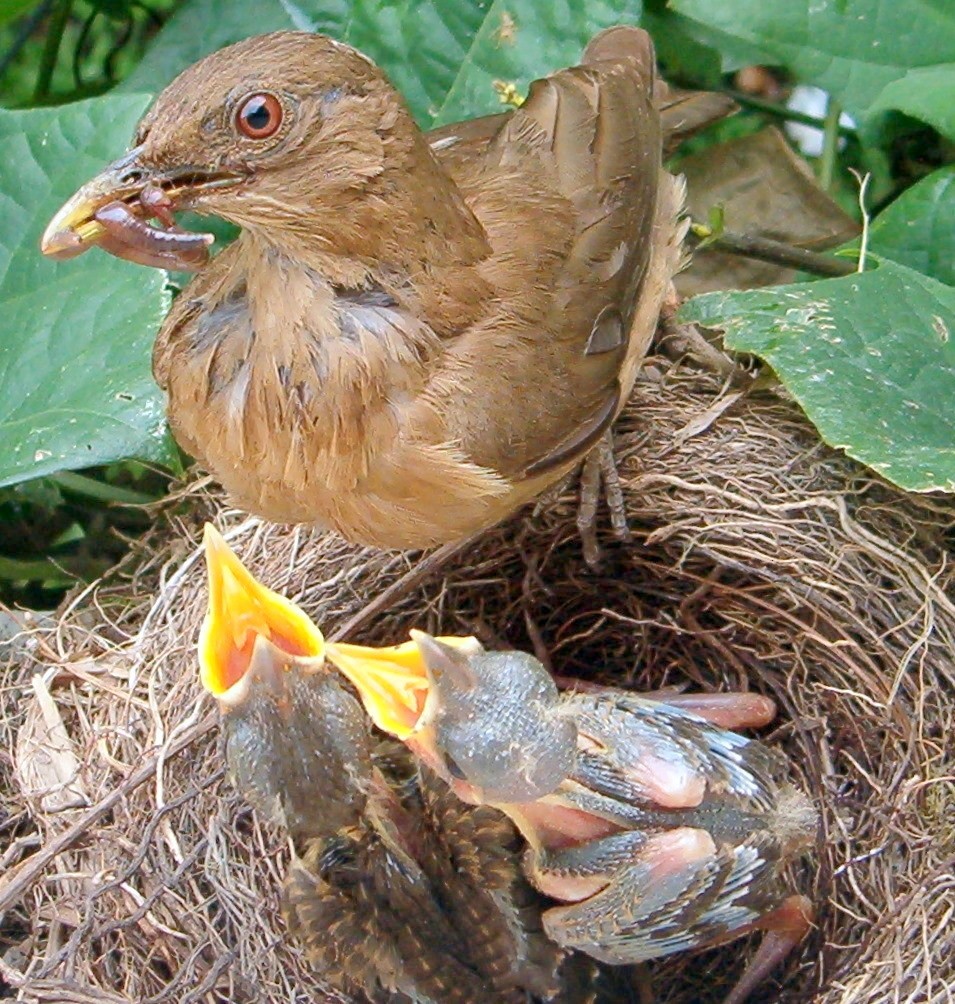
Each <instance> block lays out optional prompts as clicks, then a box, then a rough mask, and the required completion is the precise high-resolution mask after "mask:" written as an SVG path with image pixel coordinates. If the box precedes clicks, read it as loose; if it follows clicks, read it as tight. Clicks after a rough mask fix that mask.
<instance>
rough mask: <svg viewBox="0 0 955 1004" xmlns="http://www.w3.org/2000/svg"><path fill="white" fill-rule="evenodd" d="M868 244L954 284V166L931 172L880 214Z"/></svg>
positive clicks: (889, 256) (934, 276)
mask: <svg viewBox="0 0 955 1004" xmlns="http://www.w3.org/2000/svg"><path fill="white" fill-rule="evenodd" d="M869 247H870V248H871V249H872V250H873V251H875V252H876V253H877V254H879V255H881V256H882V257H884V258H891V259H892V260H893V261H896V262H898V263H899V264H900V265H908V266H909V268H914V269H915V270H916V271H917V272H922V273H923V274H925V275H930V276H932V277H933V278H935V279H939V280H940V281H941V282H944V283H947V284H948V285H949V286H955V166H953V167H943V168H942V169H941V170H939V171H935V172H934V173H933V174H930V175H929V176H928V177H927V178H924V179H923V180H922V181H920V182H919V183H918V184H917V185H913V186H912V187H911V188H909V189H907V190H906V191H905V192H903V193H902V194H901V195H900V196H899V197H898V198H897V199H896V200H895V202H893V203H892V205H890V206H889V207H888V209H886V210H885V211H884V212H882V213H880V214H879V215H878V216H877V217H876V219H875V220H874V221H873V223H872V228H871V230H870V233H869Z"/></svg>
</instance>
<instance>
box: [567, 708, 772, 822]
mask: <svg viewBox="0 0 955 1004" xmlns="http://www.w3.org/2000/svg"><path fill="white" fill-rule="evenodd" d="M562 709H563V711H564V713H565V714H569V715H570V716H571V717H572V718H573V720H574V722H575V723H576V724H577V727H578V732H579V734H580V735H581V736H582V737H583V739H582V743H583V745H582V748H581V752H580V756H579V762H578V774H577V775H576V776H575V778H574V780H575V781H577V782H578V783H580V784H581V785H583V786H584V787H585V788H587V789H589V790H592V791H594V792H597V793H599V794H601V795H604V796H607V797H608V798H610V799H613V800H615V801H617V802H619V803H621V806H622V807H624V810H625V807H626V806H627V805H628V804H629V805H634V806H637V807H642V808H646V807H647V806H651V807H653V806H658V807H663V808H665V809H668V810H678V809H685V810H693V809H696V808H697V807H705V806H706V805H707V803H712V802H718V803H720V804H722V805H729V806H733V807H735V808H737V809H740V810H743V811H745V812H749V813H756V814H760V813H767V812H771V811H772V810H773V808H774V807H775V805H776V803H777V798H778V793H779V791H780V787H781V785H782V784H784V780H785V773H786V760H785V758H784V757H783V756H782V755H781V754H780V753H778V752H777V751H775V750H772V749H770V748H769V747H768V746H766V745H764V744H763V743H760V742H758V741H757V740H754V739H748V738H746V737H745V736H741V735H739V734H738V733H736V732H730V731H728V730H726V729H721V728H718V727H717V726H715V725H712V724H711V723H709V722H707V721H705V720H704V719H702V718H699V717H697V716H696V715H693V714H690V713H688V712H685V711H682V710H681V709H679V708H674V707H671V706H669V705H667V704H664V703H661V702H656V701H647V700H644V699H642V698H640V697H638V696H636V695H633V694H628V693H626V692H624V691H614V690H607V691H602V692H597V693H593V694H583V693H580V694H568V695H566V696H565V697H564V698H563V702H562Z"/></svg>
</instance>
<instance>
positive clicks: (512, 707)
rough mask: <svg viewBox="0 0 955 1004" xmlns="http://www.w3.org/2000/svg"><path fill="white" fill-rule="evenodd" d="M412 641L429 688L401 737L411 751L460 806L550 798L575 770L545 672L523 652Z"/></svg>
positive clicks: (570, 731) (419, 635)
mask: <svg viewBox="0 0 955 1004" xmlns="http://www.w3.org/2000/svg"><path fill="white" fill-rule="evenodd" d="M412 638H413V640H414V642H415V644H416V645H417V647H418V652H419V654H420V657H421V660H422V662H423V664H424V668H425V673H426V676H427V682H428V690H427V696H426V699H425V702H424V706H423V708H422V711H421V714H420V715H419V717H418V720H417V722H416V723H415V725H414V728H413V730H412V731H411V732H410V733H409V735H408V737H407V739H406V742H407V743H408V745H409V746H410V747H411V748H412V750H414V751H415V752H416V753H417V754H418V756H419V757H421V758H422V759H423V760H425V761H426V762H427V763H428V764H429V765H430V766H431V767H433V768H434V769H435V770H437V771H438V772H439V773H440V774H441V775H442V776H443V777H444V778H445V780H446V781H448V783H449V784H450V785H451V787H452V788H453V789H454V791H455V792H456V793H457V794H458V795H459V797H461V798H463V799H465V800H466V801H471V802H483V803H490V804H495V805H505V804H509V803H520V802H532V801H535V800H537V799H539V798H543V797H544V796H545V795H549V794H550V793H552V792H553V791H554V790H555V789H556V788H557V787H558V785H560V783H561V782H562V781H563V780H564V779H565V778H566V777H567V776H568V775H569V774H570V773H571V771H572V769H573V766H574V762H575V758H576V750H577V730H576V728H575V726H574V725H573V723H572V722H571V721H570V720H569V719H567V718H565V717H564V716H562V714H561V713H560V709H559V701H558V692H557V687H556V685H555V684H554V681H553V678H552V677H551V675H550V673H548V672H547V670H546V668H545V667H544V666H543V665H542V664H541V663H540V662H539V661H538V660H537V659H535V658H534V657H533V656H532V655H528V654H527V653H526V652H519V651H507V652H487V651H484V650H483V649H482V648H479V647H463V648H462V647H452V646H449V645H448V644H447V643H446V642H445V641H444V640H442V639H439V638H432V637H431V636H430V635H428V634H425V633H424V632H422V631H413V632H412ZM357 686H358V688H359V691H361V689H362V687H361V682H360V680H359V682H358V683H357ZM366 706H367V701H366Z"/></svg>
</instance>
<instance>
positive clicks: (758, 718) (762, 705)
mask: <svg viewBox="0 0 955 1004" xmlns="http://www.w3.org/2000/svg"><path fill="white" fill-rule="evenodd" d="M640 696H641V697H643V698H645V699H646V700H648V701H659V702H660V703H661V704H669V705H670V706H671V707H674V708H679V709H680V710H681V711H687V712H689V713H690V714H691V715H696V716H697V717H698V718H703V719H705V720H706V721H708V722H709V723H710V724H711V725H716V726H718V727H719V728H721V729H730V730H736V729H761V728H764V727H765V726H767V725H769V723H770V722H771V721H773V719H774V718H775V717H776V702H775V701H774V700H772V699H771V698H769V697H764V696H763V695H762V694H753V693H750V692H749V691H736V692H732V693H728V694H679V693H674V692H673V691H666V690H651V691H648V692H647V693H645V694H641V695H640Z"/></svg>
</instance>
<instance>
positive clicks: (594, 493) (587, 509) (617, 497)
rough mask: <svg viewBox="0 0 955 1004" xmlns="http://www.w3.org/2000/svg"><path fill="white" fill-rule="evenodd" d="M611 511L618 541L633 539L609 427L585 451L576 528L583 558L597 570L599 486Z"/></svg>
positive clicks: (612, 524) (598, 561)
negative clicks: (587, 451)
mask: <svg viewBox="0 0 955 1004" xmlns="http://www.w3.org/2000/svg"><path fill="white" fill-rule="evenodd" d="M601 484H603V488H604V497H605V498H606V500H607V507H608V509H609V510H610V525H611V526H612V527H613V531H614V536H616V537H617V539H618V540H624V541H629V540H632V539H633V538H632V535H631V533H630V527H629V525H628V523H627V506H626V502H625V500H624V497H623V489H622V488H621V487H620V473H619V471H618V470H617V463H616V461H615V460H614V455H613V434H612V432H611V431H610V430H609V429H608V430H607V431H606V432H605V433H604V434H603V436H601V438H600V440H599V442H598V443H597V445H596V446H595V447H594V448H593V449H592V450H591V451H590V453H588V454H587V456H586V458H585V459H584V466H583V468H582V469H581V472H580V508H579V509H578V510H577V529H578V530H579V531H580V539H581V543H582V546H583V552H584V561H586V562H587V565H588V567H590V568H591V569H593V570H594V571H596V570H597V569H598V568H599V567H600V544H599V543H598V541H597V506H598V503H599V500H600V487H601Z"/></svg>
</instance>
